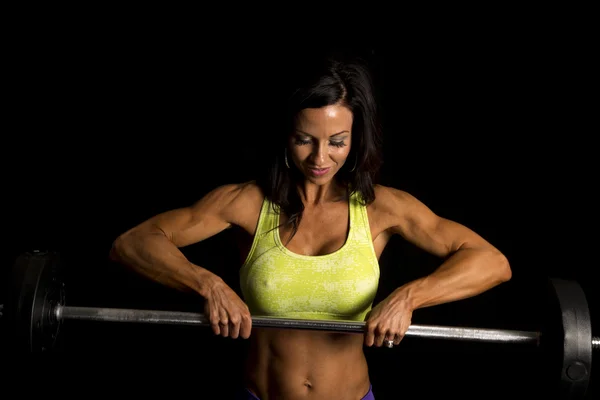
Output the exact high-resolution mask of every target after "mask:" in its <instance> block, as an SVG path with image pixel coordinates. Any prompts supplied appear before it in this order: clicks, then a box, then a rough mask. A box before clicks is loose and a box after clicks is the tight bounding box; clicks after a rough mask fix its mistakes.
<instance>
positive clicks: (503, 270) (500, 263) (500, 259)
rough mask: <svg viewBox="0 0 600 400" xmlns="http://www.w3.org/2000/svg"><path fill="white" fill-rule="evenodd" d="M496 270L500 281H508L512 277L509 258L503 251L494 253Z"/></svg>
mask: <svg viewBox="0 0 600 400" xmlns="http://www.w3.org/2000/svg"><path fill="white" fill-rule="evenodd" d="M494 266H495V268H494V270H495V274H496V277H497V279H498V281H499V282H500V283H504V282H508V281H510V280H511V279H512V269H511V267H510V262H509V261H508V258H507V257H506V256H505V255H504V254H502V253H501V252H497V253H496V254H495V255H494Z"/></svg>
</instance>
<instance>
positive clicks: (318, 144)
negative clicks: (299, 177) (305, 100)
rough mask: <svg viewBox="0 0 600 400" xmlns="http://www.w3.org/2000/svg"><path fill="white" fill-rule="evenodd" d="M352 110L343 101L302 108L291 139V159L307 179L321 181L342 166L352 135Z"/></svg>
mask: <svg viewBox="0 0 600 400" xmlns="http://www.w3.org/2000/svg"><path fill="white" fill-rule="evenodd" d="M352 120H353V115H352V112H351V111H350V110H349V109H348V108H346V107H344V106H341V105H332V106H326V107H322V108H308V109H304V110H302V111H301V112H300V113H299V114H298V116H297V119H296V124H295V130H294V132H292V135H291V136H290V141H289V149H290V152H289V153H290V155H291V157H290V158H291V160H290V161H292V162H293V163H294V164H295V165H296V167H297V168H298V169H299V170H300V171H302V173H303V174H304V176H305V177H306V179H308V180H309V181H311V182H313V183H315V184H319V185H322V184H324V183H327V182H329V181H330V180H331V179H332V178H333V177H334V175H335V174H336V173H337V172H338V171H339V170H340V168H342V166H343V165H344V163H345V162H346V159H347V158H348V154H349V153H350V145H351V141H352V140H351V139H352Z"/></svg>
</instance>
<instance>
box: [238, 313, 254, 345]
mask: <svg viewBox="0 0 600 400" xmlns="http://www.w3.org/2000/svg"><path fill="white" fill-rule="evenodd" d="M251 331H252V317H251V316H250V314H249V313H248V314H242V321H241V322H240V336H241V337H242V338H244V339H248V338H249V337H250V332H251Z"/></svg>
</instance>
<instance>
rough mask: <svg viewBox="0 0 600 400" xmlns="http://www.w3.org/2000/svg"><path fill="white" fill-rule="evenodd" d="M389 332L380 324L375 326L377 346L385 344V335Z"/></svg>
mask: <svg viewBox="0 0 600 400" xmlns="http://www.w3.org/2000/svg"><path fill="white" fill-rule="evenodd" d="M386 334H387V329H386V328H384V327H382V326H380V325H378V326H377V328H375V346H377V347H381V346H382V345H383V341H384V340H385V336H386Z"/></svg>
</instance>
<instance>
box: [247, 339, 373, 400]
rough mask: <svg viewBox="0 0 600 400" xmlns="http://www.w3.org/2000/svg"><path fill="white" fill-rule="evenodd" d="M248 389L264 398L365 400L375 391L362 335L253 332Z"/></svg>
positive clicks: (249, 354)
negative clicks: (352, 399)
mask: <svg viewBox="0 0 600 400" xmlns="http://www.w3.org/2000/svg"><path fill="white" fill-rule="evenodd" d="M250 340H251V346H250V351H249V353H248V359H247V364H246V365H247V368H246V378H245V380H246V382H245V385H246V387H247V388H248V389H250V390H251V391H252V392H253V393H255V394H257V395H258V397H259V398H261V399H263V398H285V399H288V398H289V399H305V400H308V399H315V400H316V399H321V398H329V399H336V398H338V397H339V398H354V397H356V398H360V397H357V396H356V395H357V394H358V393H360V394H361V395H364V394H365V393H367V391H368V389H369V387H370V381H369V374H368V366H367V361H366V358H365V355H364V352H363V341H364V336H363V335H362V334H346V333H329V332H314V331H303V330H293V329H285V330H279V329H271V328H253V330H252V335H251V338H250Z"/></svg>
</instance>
